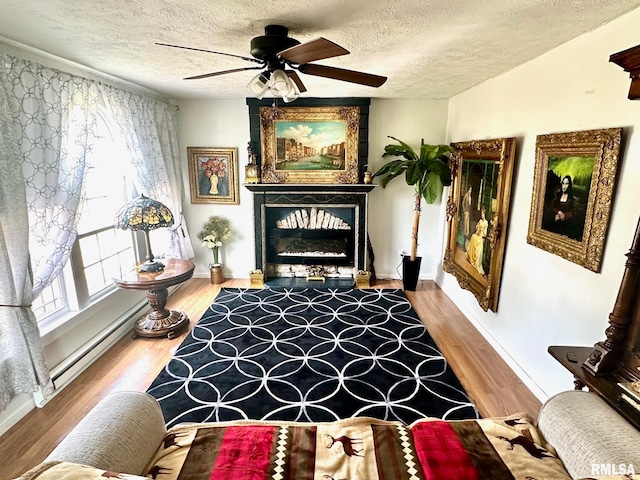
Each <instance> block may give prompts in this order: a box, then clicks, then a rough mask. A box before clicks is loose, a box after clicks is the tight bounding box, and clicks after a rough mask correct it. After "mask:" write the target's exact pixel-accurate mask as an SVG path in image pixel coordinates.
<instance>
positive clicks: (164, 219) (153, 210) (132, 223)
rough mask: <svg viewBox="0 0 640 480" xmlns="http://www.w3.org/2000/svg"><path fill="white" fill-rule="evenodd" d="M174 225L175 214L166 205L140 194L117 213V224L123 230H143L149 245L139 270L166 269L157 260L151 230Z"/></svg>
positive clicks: (157, 270) (153, 270) (155, 270)
mask: <svg viewBox="0 0 640 480" xmlns="http://www.w3.org/2000/svg"><path fill="white" fill-rule="evenodd" d="M171 225H173V215H172V214H171V210H169V208H167V206H166V205H164V204H162V203H160V202H159V201H157V200H153V199H152V198H148V197H145V196H144V195H140V196H139V197H138V198H135V199H133V200H131V201H130V202H129V203H127V204H126V205H125V206H124V207H122V208H121V209H120V210H119V211H118V213H116V218H115V226H116V227H117V228H121V229H123V230H142V231H144V239H145V243H146V246H147V252H148V255H147V261H146V262H144V263H142V264H140V265H139V266H138V271H139V272H159V271H161V270H164V264H163V263H161V262H158V261H155V260H154V258H153V253H152V252H151V244H150V243H149V230H155V229H156V228H162V227H170V226H171Z"/></svg>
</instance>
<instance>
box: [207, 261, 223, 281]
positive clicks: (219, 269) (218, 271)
mask: <svg viewBox="0 0 640 480" xmlns="http://www.w3.org/2000/svg"><path fill="white" fill-rule="evenodd" d="M209 273H210V274H211V283H212V284H213V285H218V284H220V283H224V266H223V265H222V264H221V263H217V264H215V265H214V264H211V265H209Z"/></svg>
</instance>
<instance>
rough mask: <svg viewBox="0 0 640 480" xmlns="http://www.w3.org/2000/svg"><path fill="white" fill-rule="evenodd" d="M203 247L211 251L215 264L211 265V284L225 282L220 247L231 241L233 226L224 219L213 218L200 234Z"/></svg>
mask: <svg viewBox="0 0 640 480" xmlns="http://www.w3.org/2000/svg"><path fill="white" fill-rule="evenodd" d="M198 238H199V239H200V240H202V246H203V247H207V248H209V249H211V253H212V254H213V263H210V264H209V271H210V273H211V283H213V284H217V283H222V282H224V266H223V265H222V263H220V247H222V245H223V244H225V243H227V242H228V241H229V240H230V239H231V224H230V223H229V220H227V219H226V218H222V217H216V216H211V217H209V220H207V221H206V223H205V224H204V225H203V226H202V230H201V231H200V233H198Z"/></svg>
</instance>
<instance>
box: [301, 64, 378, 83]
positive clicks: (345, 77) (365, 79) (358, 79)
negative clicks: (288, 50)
mask: <svg viewBox="0 0 640 480" xmlns="http://www.w3.org/2000/svg"><path fill="white" fill-rule="evenodd" d="M298 70H299V71H301V72H302V73H306V74H308V75H315V76H317V77H326V78H333V79H334V80H342V81H343V82H351V83H359V84H361V85H368V86H370V87H379V86H381V85H382V84H384V82H386V81H387V77H382V76H380V75H373V74H371V73H364V72H356V71H354V70H346V69H344V68H336V67H328V66H326V65H314V64H307V65H300V67H299V68H298Z"/></svg>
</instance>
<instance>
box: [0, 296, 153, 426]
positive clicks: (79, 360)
mask: <svg viewBox="0 0 640 480" xmlns="http://www.w3.org/2000/svg"><path fill="white" fill-rule="evenodd" d="M148 308H149V306H148V304H147V300H146V299H144V300H142V301H140V302H138V303H136V304H135V305H134V306H133V307H131V308H130V309H129V310H127V311H126V312H125V313H124V314H123V315H121V316H120V317H118V318H117V319H115V320H114V322H113V323H112V325H111V326H110V327H107V328H105V329H103V330H102V331H100V332H99V333H98V334H96V335H95V336H94V337H93V339H92V340H91V341H90V342H88V343H87V344H86V345H85V346H83V348H81V349H78V350H76V351H75V352H73V353H72V354H71V355H70V356H69V357H67V358H66V359H65V360H64V361H63V362H61V363H60V364H59V365H56V366H55V367H54V368H52V369H51V372H50V375H51V379H52V381H53V384H54V386H55V390H54V391H53V393H52V395H51V396H49V397H48V398H46V399H45V398H43V397H42V395H41V394H40V393H39V392H34V393H33V395H31V394H22V395H19V396H17V397H15V398H14V399H13V400H12V402H11V403H10V404H9V406H8V407H7V410H5V411H4V412H2V415H1V417H0V435H3V434H4V433H6V432H7V431H8V430H9V429H10V428H11V427H13V426H14V425H16V424H17V423H18V422H19V421H20V420H21V419H22V418H24V417H25V416H26V415H27V414H28V413H29V412H30V411H31V410H33V409H34V408H37V407H42V406H44V405H46V403H47V402H49V401H50V400H51V399H52V398H53V397H55V396H56V395H57V394H58V393H60V391H62V389H63V388H64V387H66V386H67V385H69V384H70V383H71V382H72V381H73V380H74V379H75V378H76V377H78V376H79V375H80V374H81V373H82V372H84V371H85V370H86V369H87V368H88V367H89V366H90V365H91V364H92V363H93V362H95V361H96V360H97V359H98V358H100V356H102V355H103V354H104V353H105V352H106V351H107V350H108V349H109V348H111V347H112V346H113V345H114V344H115V343H116V342H117V341H118V340H120V339H121V338H122V337H124V336H125V335H127V334H128V333H129V332H130V331H131V329H132V328H133V324H134V323H135V321H136V320H137V319H138V318H139V317H140V315H141V314H142V313H141V312H143V311H144V310H145V309H148Z"/></svg>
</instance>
